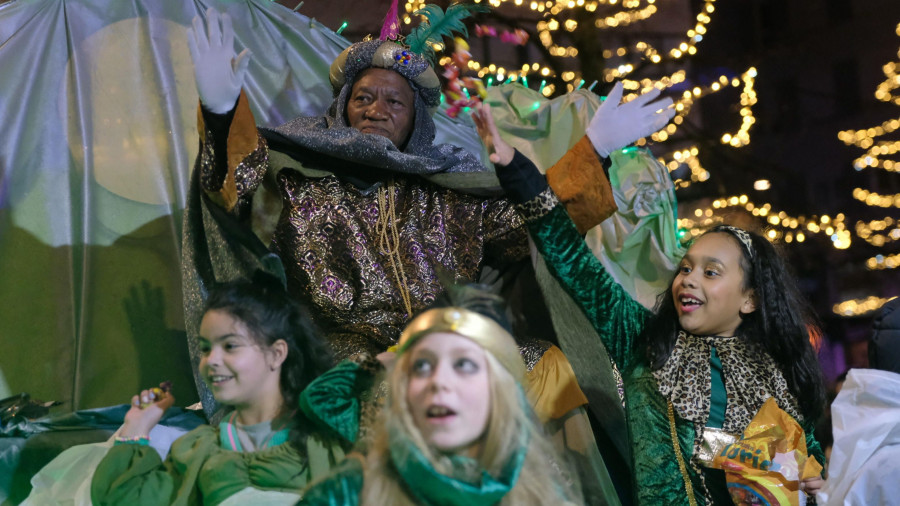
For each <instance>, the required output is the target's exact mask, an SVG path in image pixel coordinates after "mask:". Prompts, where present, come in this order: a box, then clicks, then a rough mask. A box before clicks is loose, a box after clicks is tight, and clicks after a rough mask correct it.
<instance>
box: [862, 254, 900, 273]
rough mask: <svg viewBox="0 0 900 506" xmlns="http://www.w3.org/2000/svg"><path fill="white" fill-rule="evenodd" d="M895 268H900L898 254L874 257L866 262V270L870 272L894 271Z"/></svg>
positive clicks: (899, 255) (899, 256)
mask: <svg viewBox="0 0 900 506" xmlns="http://www.w3.org/2000/svg"><path fill="white" fill-rule="evenodd" d="M897 267H900V253H896V254H893V255H888V256H884V255H875V256H873V257H872V258H870V259H868V260H866V268H867V269H869V270H870V271H875V270H881V269H896V268H897Z"/></svg>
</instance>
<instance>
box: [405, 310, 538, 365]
mask: <svg viewBox="0 0 900 506" xmlns="http://www.w3.org/2000/svg"><path fill="white" fill-rule="evenodd" d="M436 332H450V333H453V334H457V335H460V336H462V337H465V338H466V339H469V340H470V341H473V342H474V343H475V344H477V345H478V346H481V347H482V348H484V349H485V350H486V351H488V352H490V353H491V354H492V355H493V356H494V358H496V359H497V360H498V361H499V362H500V363H501V364H502V365H503V367H505V368H506V370H507V371H509V373H510V374H512V376H513V378H515V379H516V381H518V382H521V381H522V380H523V379H524V378H525V362H524V361H523V360H522V355H521V354H519V346H518V345H517V344H516V340H515V339H513V336H512V335H510V333H509V332H507V331H506V329H504V328H503V327H502V326H501V325H500V324H499V323H497V322H495V321H494V320H492V319H490V318H488V317H486V316H482V315H480V314H478V313H476V312H474V311H470V310H468V309H463V308H460V307H445V308H440V309H429V310H428V311H425V312H424V313H422V314H420V315H419V316H417V317H415V318H414V319H413V321H411V322H409V325H407V326H406V328H405V329H404V330H403V334H401V335H400V342H399V343H398V349H397V354H398V355H402V354H403V353H404V352H405V351H407V350H408V349H409V348H410V347H411V346H412V345H413V344H414V343H415V342H416V341H418V340H419V339H420V338H422V337H424V336H426V335H428V334H434V333H436Z"/></svg>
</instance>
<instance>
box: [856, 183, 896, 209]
mask: <svg viewBox="0 0 900 506" xmlns="http://www.w3.org/2000/svg"><path fill="white" fill-rule="evenodd" d="M853 198H855V199H856V200H859V201H861V202H865V204H866V205H867V206H872V207H900V193H898V194H896V195H879V194H877V193H875V192H870V191H869V190H863V189H862V188H854V189H853Z"/></svg>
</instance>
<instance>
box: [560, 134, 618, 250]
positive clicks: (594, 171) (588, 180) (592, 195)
mask: <svg viewBox="0 0 900 506" xmlns="http://www.w3.org/2000/svg"><path fill="white" fill-rule="evenodd" d="M547 182H548V183H549V184H550V188H552V189H553V192H554V193H555V194H556V196H557V197H559V200H560V201H561V202H562V203H563V204H564V205H565V206H566V211H568V212H569V216H571V217H572V221H573V222H575V226H576V227H578V231H579V232H580V233H582V234H584V233H586V232H587V231H588V230H590V229H591V228H593V227H594V226H596V225H598V224H599V223H600V222H601V221H603V220H605V219H606V218H609V217H610V216H612V214H613V213H615V212H616V210H617V207H616V201H615V199H614V198H613V194H612V186H610V184H609V179H607V177H606V174H605V173H604V172H603V164H602V163H601V162H600V158H599V157H598V156H597V153H596V152H595V151H594V145H593V144H591V141H590V140H588V138H587V136H584V137H582V138H581V140H580V141H578V142H577V143H575V145H574V146H572V149H570V150H569V151H567V152H566V154H565V155H563V157H562V158H560V159H559V161H558V162H556V163H555V164H554V165H553V167H550V169H549V170H547Z"/></svg>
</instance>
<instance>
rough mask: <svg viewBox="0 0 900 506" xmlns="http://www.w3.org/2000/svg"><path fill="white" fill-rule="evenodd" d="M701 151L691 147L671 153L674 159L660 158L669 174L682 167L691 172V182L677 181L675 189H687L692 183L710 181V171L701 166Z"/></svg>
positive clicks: (675, 181)
mask: <svg viewBox="0 0 900 506" xmlns="http://www.w3.org/2000/svg"><path fill="white" fill-rule="evenodd" d="M699 153H700V150H699V148H698V147H697V146H691V147H690V148H687V149H683V150H681V151H675V152H674V153H671V155H670V156H671V157H672V159H671V160H669V161H666V160H665V159H663V158H659V161H660V163H662V164H663V165H665V166H666V169H667V170H668V171H669V172H674V171H676V170H678V168H679V167H681V166H682V165H687V166H688V168H690V170H691V178H690V180H689V181H688V180H684V179H681V178H679V179H675V180H674V181H673V183H674V184H675V189H676V190H679V189H681V188H687V187H688V186H690V185H691V183H692V182H701V183H702V182H704V181H706V180H708V179H709V171H707V170H706V169H704V168H703V166H702V165H700V158H699V157H698V155H699Z"/></svg>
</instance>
